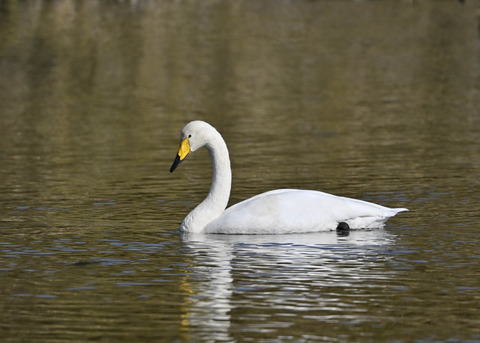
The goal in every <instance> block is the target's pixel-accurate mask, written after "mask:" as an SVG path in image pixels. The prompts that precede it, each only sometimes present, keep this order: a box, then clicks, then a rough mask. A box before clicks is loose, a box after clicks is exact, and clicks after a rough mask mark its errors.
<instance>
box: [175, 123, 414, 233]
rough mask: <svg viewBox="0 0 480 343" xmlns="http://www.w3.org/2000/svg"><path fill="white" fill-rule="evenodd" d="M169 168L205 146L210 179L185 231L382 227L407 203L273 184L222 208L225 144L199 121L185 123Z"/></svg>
mask: <svg viewBox="0 0 480 343" xmlns="http://www.w3.org/2000/svg"><path fill="white" fill-rule="evenodd" d="M180 140H181V143H180V149H179V151H178V154H177V157H176V159H175V162H174V163H173V165H172V167H171V168H170V172H172V171H173V170H175V168H176V167H177V166H178V165H179V164H180V163H181V162H182V161H183V160H184V159H185V158H186V157H187V155H188V154H189V153H190V152H193V151H195V150H197V149H198V148H201V147H203V146H205V147H206V148H207V150H208V151H209V152H210V156H211V158H212V165H213V180H212V186H211V188H210V191H209V193H208V195H207V197H206V198H205V200H204V201H203V202H202V203H200V205H198V206H197V207H196V208H195V209H194V210H193V211H192V212H190V213H189V214H188V215H187V216H186V217H185V219H184V220H183V222H182V224H181V226H180V229H181V230H182V231H185V232H190V233H201V232H203V233H225V234H286V233H300V232H316V231H330V230H335V229H336V228H337V225H338V224H339V223H341V222H345V223H346V224H348V226H349V227H350V228H351V229H360V228H381V227H383V225H384V223H385V222H386V221H387V220H388V218H390V217H392V216H394V215H396V214H397V213H398V212H401V211H407V209H406V208H388V207H384V206H380V205H376V204H373V203H369V202H366V201H362V200H356V199H350V198H344V197H338V196H335V195H332V194H327V193H322V192H318V191H309V190H298V189H278V190H274V191H270V192H266V193H262V194H259V195H256V196H254V197H252V198H250V199H247V200H244V201H242V202H240V203H238V204H235V205H233V206H231V207H230V208H228V209H226V210H225V208H226V207H227V203H228V199H229V197H230V188H231V182H232V174H231V170H230V159H229V156H228V149H227V146H226V144H225V141H224V140H223V138H222V136H221V135H220V133H218V131H217V130H215V128H213V127H212V126H211V125H209V124H207V123H205V122H203V121H193V122H190V123H189V124H187V125H186V126H185V128H184V129H183V130H182V134H181V137H180Z"/></svg>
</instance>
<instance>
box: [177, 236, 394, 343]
mask: <svg viewBox="0 0 480 343" xmlns="http://www.w3.org/2000/svg"><path fill="white" fill-rule="evenodd" d="M394 239H395V236H394V235H392V234H390V233H388V232H387V231H385V230H372V231H352V232H350V234H349V235H347V236H340V235H337V233H336V232H322V233H313V234H295V235H255V236H244V235H184V236H182V240H183V242H184V243H185V244H186V246H187V247H188V248H189V249H190V250H191V256H192V261H191V263H192V268H191V270H190V272H189V273H188V275H187V276H186V277H185V280H184V282H183V287H184V288H185V289H184V290H186V291H187V292H186V293H187V294H188V299H187V300H186V301H185V308H184V318H183V319H184V321H183V327H184V329H185V330H186V331H189V332H190V333H191V334H195V336H196V337H201V338H202V339H205V340H215V341H217V340H218V341H231V340H232V337H230V333H231V332H232V330H231V326H232V322H236V323H238V322H242V321H243V322H248V321H249V320H250V321H252V323H250V325H247V326H248V327H249V329H247V328H245V329H242V328H240V327H239V328H237V329H240V330H255V331H256V332H259V333H260V332H268V331H272V330H276V329H281V328H286V327H289V326H290V325H293V323H294V322H295V321H298V320H302V318H304V319H306V320H307V321H308V320H309V319H310V320H311V319H312V318H313V319H314V320H315V321H317V320H320V321H323V322H328V321H330V322H331V321H335V320H339V318H340V317H341V318H340V319H342V320H344V321H345V320H348V321H355V320H359V321H361V320H362V319H361V318H360V317H361V316H362V315H364V313H365V309H363V308H360V307H361V306H360V307H356V305H355V302H356V301H357V302H358V299H353V300H352V296H351V294H348V293H351V291H352V290H353V289H356V291H355V292H353V293H355V294H356V295H357V296H359V297H361V296H362V295H361V293H362V291H361V289H365V288H372V287H382V286H381V285H382V284H383V283H382V281H381V280H383V281H384V280H385V279H388V278H390V277H391V276H392V273H393V272H392V271H386V272H385V270H384V269H383V268H382V269H379V265H382V264H383V262H385V261H386V260H389V259H390V257H391V255H390V254H388V253H387V246H388V245H390V244H392V243H393V242H394ZM333 288H335V289H336V291H335V292H333V293H332V289H333ZM359 289H360V291H359ZM326 293H327V294H326ZM343 293H345V294H344V295H345V298H343ZM361 303H363V302H361ZM317 309H322V311H324V312H321V313H317V312H315V310H317ZM345 309H347V311H345ZM325 311H326V312H325ZM272 313H274V315H272ZM299 313H301V314H302V315H301V316H298V314H299ZM232 317H233V318H235V320H232ZM273 317H275V318H273ZM279 317H280V318H281V319H282V320H278V318H279ZM300 317H302V318H300ZM293 318H294V319H293ZM237 325H238V324H237Z"/></svg>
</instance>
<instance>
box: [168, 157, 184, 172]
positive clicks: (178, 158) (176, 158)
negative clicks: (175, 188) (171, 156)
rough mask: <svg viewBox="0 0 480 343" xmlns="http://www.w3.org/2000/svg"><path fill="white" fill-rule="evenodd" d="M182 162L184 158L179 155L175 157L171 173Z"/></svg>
mask: <svg viewBox="0 0 480 343" xmlns="http://www.w3.org/2000/svg"><path fill="white" fill-rule="evenodd" d="M180 163H182V160H181V159H180V156H179V155H177V157H175V161H173V164H172V166H171V167H170V173H171V172H173V171H174V170H175V169H176V168H177V167H178V166H179V165H180Z"/></svg>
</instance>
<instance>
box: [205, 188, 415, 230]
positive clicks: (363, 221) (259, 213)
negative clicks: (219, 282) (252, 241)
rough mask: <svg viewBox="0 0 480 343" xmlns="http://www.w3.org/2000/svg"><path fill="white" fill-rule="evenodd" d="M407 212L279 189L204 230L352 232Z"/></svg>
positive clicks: (237, 208) (236, 207) (230, 210)
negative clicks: (347, 229)
mask: <svg viewBox="0 0 480 343" xmlns="http://www.w3.org/2000/svg"><path fill="white" fill-rule="evenodd" d="M406 210H407V209H404V208H395V209H392V208H388V207H384V206H380V205H376V204H373V203H369V202H366V201H362V200H356V199H350V198H344V197H338V196H335V195H332V194H328V193H323V192H318V191H309V190H296V189H279V190H274V191H270V192H266V193H262V194H259V195H257V196H254V197H252V198H250V199H247V200H245V201H242V202H240V203H238V204H235V205H233V206H231V207H230V208H228V209H227V210H226V211H225V212H224V213H223V214H222V215H221V216H220V217H218V218H216V219H215V220H213V221H212V222H210V223H209V224H208V225H207V227H206V229H205V231H206V232H208V233H226V234H285V233H300V232H315V231H330V230H335V228H336V227H337V225H338V223H340V222H346V223H347V224H349V226H350V228H351V229H359V228H381V227H383V224H384V223H385V221H386V220H387V219H388V218H389V217H392V216H394V215H395V214H397V213H398V212H401V211H406Z"/></svg>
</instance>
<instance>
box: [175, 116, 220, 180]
mask: <svg viewBox="0 0 480 343" xmlns="http://www.w3.org/2000/svg"><path fill="white" fill-rule="evenodd" d="M215 133H217V130H215V128H214V127H213V126H211V125H210V124H208V123H206V122H204V121H201V120H196V121H192V122H190V123H188V124H187V125H186V126H185V127H184V128H183V130H182V133H181V134H180V148H179V149H178V153H177V156H176V157H175V161H174V162H173V164H172V166H171V167H170V173H171V172H173V171H174V170H175V169H176V168H177V167H178V166H179V165H180V163H182V162H183V160H184V159H185V158H186V157H187V156H188V154H189V153H190V152H194V151H195V150H197V149H199V148H201V147H203V146H204V145H206V144H207V143H208V142H209V141H210V139H211V137H212V135H214V134H215Z"/></svg>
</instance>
